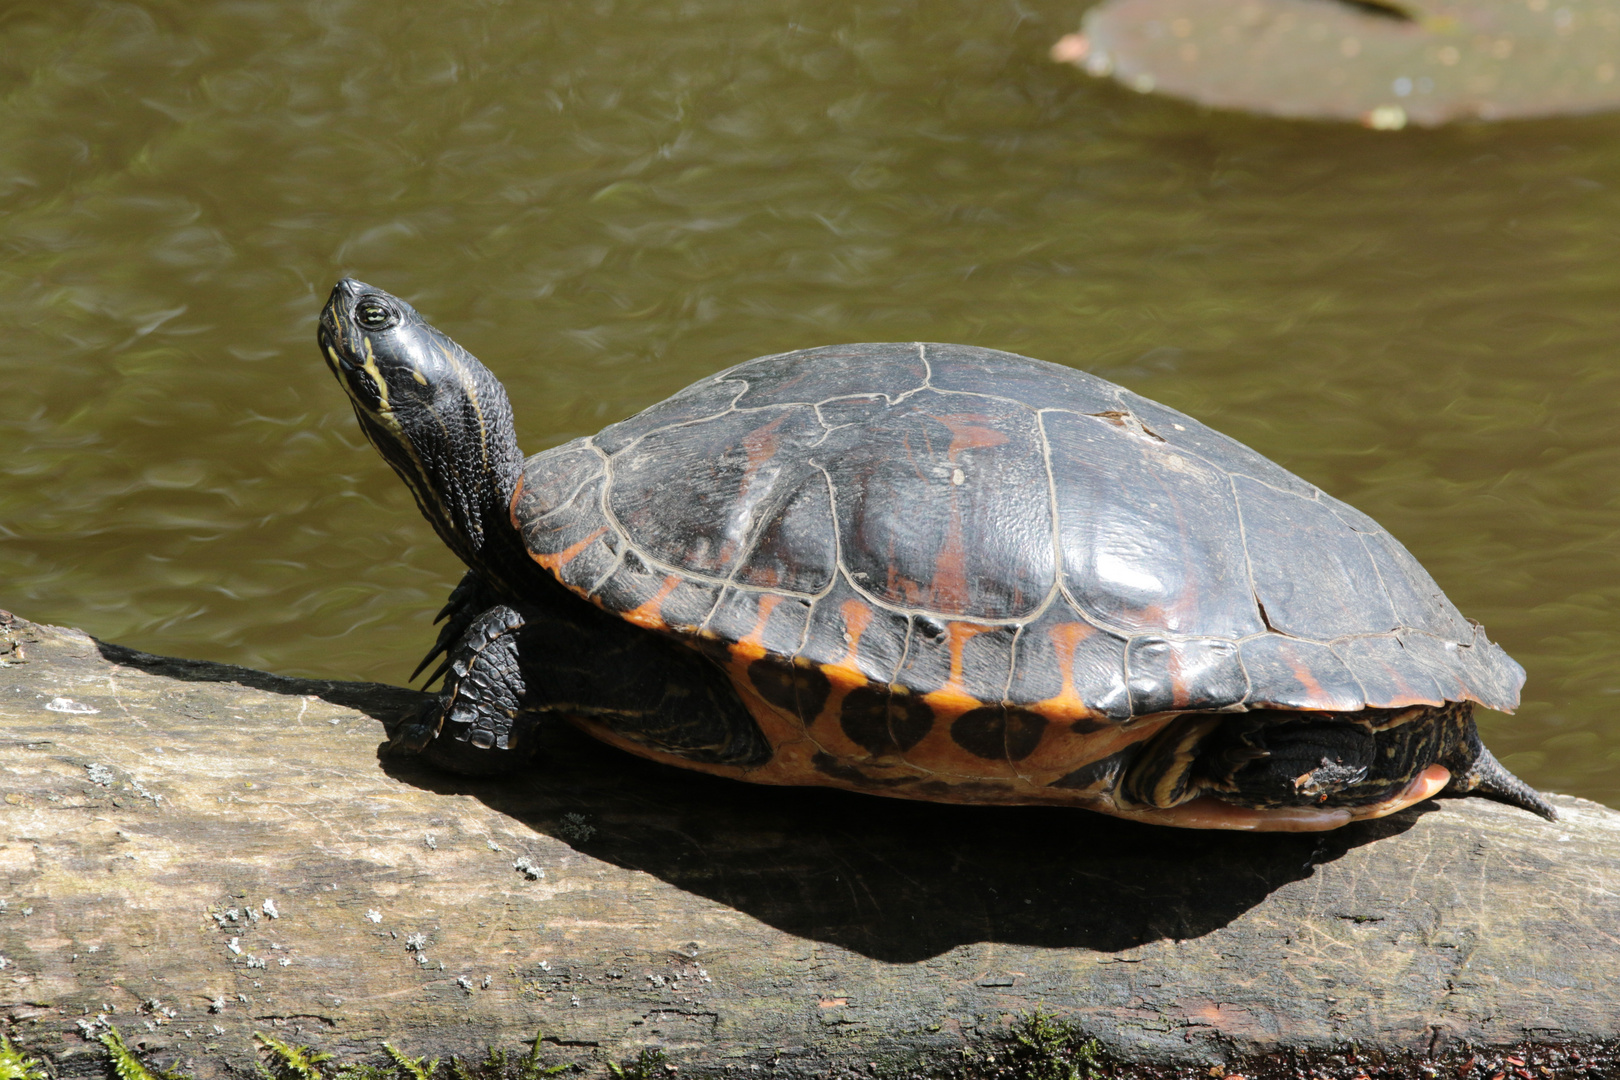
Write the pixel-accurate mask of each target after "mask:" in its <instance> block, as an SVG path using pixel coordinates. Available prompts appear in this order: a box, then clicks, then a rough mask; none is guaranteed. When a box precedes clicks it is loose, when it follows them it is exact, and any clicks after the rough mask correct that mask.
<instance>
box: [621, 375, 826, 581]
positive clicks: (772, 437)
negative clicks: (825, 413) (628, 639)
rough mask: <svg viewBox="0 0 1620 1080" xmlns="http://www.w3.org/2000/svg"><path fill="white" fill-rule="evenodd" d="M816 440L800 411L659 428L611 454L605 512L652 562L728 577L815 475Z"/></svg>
mask: <svg viewBox="0 0 1620 1080" xmlns="http://www.w3.org/2000/svg"><path fill="white" fill-rule="evenodd" d="M824 435H825V430H824V429H823V428H822V426H821V421H820V420H819V419H818V418H817V417H816V414H815V410H814V409H811V408H809V407H807V406H787V407H783V408H780V409H770V410H766V411H762V412H757V413H730V414H727V415H726V416H724V417H720V418H718V419H710V420H701V421H695V422H693V423H689V424H683V425H681V426H679V427H673V428H662V429H660V430H657V431H654V432H651V433H649V434H648V435H646V436H645V437H643V438H642V439H641V440H640V441H639V442H637V443H636V444H635V445H634V446H633V447H631V448H630V449H628V450H626V451H624V452H623V453H621V454H618V455H615V456H614V458H613V459H612V472H613V484H612V487H611V489H610V490H609V493H608V500H607V503H608V508H609V510H610V511H611V512H612V514H613V517H614V519H615V520H617V521H618V522H619V524H620V526H621V527H622V528H623V529H624V530H625V532H626V533H628V535H629V536H631V537H633V538H634V540H635V542H636V543H637V545H638V546H639V547H641V548H642V549H643V550H644V551H646V552H647V553H648V554H649V555H651V556H652V557H653V558H655V559H657V560H658V561H660V562H663V563H666V564H668V565H670V566H672V567H677V568H679V569H681V570H685V571H688V572H691V573H694V574H701V575H704V576H708V577H716V578H725V577H728V576H729V575H730V574H731V572H732V570H733V569H734V568H735V566H736V564H737V562H738V560H739V558H741V557H742V556H744V555H745V554H746V553H747V552H748V551H749V550H750V547H751V543H752V540H753V539H754V537H755V534H756V533H758V532H760V531H761V530H763V529H764V528H766V526H767V525H768V524H770V523H771V522H772V521H774V519H775V518H776V516H777V515H778V514H779V513H780V512H781V511H782V510H783V509H785V506H784V503H786V502H788V501H791V499H792V498H793V496H794V495H795V494H796V493H797V491H798V488H799V482H800V481H801V480H803V479H805V478H806V477H807V475H808V474H809V473H811V472H812V471H814V470H813V466H812V465H811V464H810V462H809V460H808V456H809V451H810V448H811V447H813V446H815V445H816V444H817V443H819V442H820V441H821V439H822V437H823V436H824Z"/></svg>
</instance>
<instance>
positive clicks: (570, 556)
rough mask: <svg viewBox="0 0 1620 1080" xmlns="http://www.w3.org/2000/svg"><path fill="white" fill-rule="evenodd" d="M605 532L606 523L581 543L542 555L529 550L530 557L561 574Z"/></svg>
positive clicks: (553, 571)
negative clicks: (552, 553) (564, 568)
mask: <svg viewBox="0 0 1620 1080" xmlns="http://www.w3.org/2000/svg"><path fill="white" fill-rule="evenodd" d="M605 532H607V526H605V525H604V526H602V528H600V529H597V530H596V531H595V532H593V533H591V535H589V536H587V537H586V538H585V539H583V540H581V541H580V542H579V543H577V544H574V545H572V546H570V547H567V548H564V549H563V550H562V551H559V552H557V553H556V554H554V555H541V554H539V553H537V552H533V551H531V552H529V557H530V558H532V559H533V560H534V561H535V562H537V563H539V564H540V565H541V566H543V567H545V568H546V569H547V570H550V571H551V572H552V573H553V574H560V573H561V572H562V568H563V567H565V566H567V565H568V564H569V563H571V562H573V561H574V560H575V559H576V558H578V557H579V553H580V552H582V551H584V550H585V549H586V548H588V547H590V546H591V545H592V544H594V543H595V542H596V540H597V539H598V538H599V537H600V536H601V535H602V534H603V533H605ZM628 617H629V616H626V618H628ZM660 625H662V624H660Z"/></svg>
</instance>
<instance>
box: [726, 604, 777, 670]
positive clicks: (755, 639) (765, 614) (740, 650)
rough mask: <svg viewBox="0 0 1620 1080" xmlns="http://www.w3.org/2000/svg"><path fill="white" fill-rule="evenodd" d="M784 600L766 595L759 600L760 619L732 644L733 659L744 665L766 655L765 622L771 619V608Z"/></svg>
mask: <svg viewBox="0 0 1620 1080" xmlns="http://www.w3.org/2000/svg"><path fill="white" fill-rule="evenodd" d="M781 602H782V598H781V597H780V596H764V597H761V598H760V601H759V621H758V622H756V623H754V628H753V629H752V630H750V631H749V632H748V633H747V634H746V635H745V636H743V637H740V638H738V639H737V641H736V643H735V644H733V645H732V646H731V656H732V659H734V660H736V661H738V662H739V663H741V664H742V665H744V666H747V665H748V664H751V663H753V662H754V661H755V660H758V659H760V658H761V657H762V656H764V655H765V624H766V623H767V622H768V621H770V617H771V609H773V608H775V607H776V605H777V604H780V603H781Z"/></svg>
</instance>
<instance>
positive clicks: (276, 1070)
mask: <svg viewBox="0 0 1620 1080" xmlns="http://www.w3.org/2000/svg"><path fill="white" fill-rule="evenodd" d="M253 1037H254V1038H255V1039H257V1040H259V1047H260V1049H261V1050H262V1051H263V1060H261V1061H260V1062H259V1063H258V1064H259V1075H260V1076H261V1077H264V1078H265V1080H325V1078H324V1077H322V1076H321V1070H320V1066H322V1065H324V1064H326V1063H327V1062H328V1061H331V1060H332V1055H331V1054H323V1053H320V1052H318V1051H316V1050H315V1049H314V1048H313V1047H309V1046H294V1045H292V1044H291V1043H284V1042H282V1041H281V1040H280V1039H275V1038H272V1037H270V1036H269V1035H266V1034H264V1033H263V1032H259V1031H255V1032H254V1033H253ZM384 1045H387V1044H384ZM119 1080H132V1078H127V1077H120V1078H119Z"/></svg>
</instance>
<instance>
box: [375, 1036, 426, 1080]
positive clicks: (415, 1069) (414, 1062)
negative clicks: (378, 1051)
mask: <svg viewBox="0 0 1620 1080" xmlns="http://www.w3.org/2000/svg"><path fill="white" fill-rule="evenodd" d="M383 1051H384V1052H385V1053H387V1055H388V1059H389V1060H390V1061H392V1062H393V1063H394V1068H396V1069H398V1070H399V1075H400V1080H433V1074H434V1073H436V1072H438V1071H439V1059H438V1058H434V1059H433V1060H432V1061H428V1059H427V1055H426V1054H424V1055H422V1056H421V1057H419V1058H413V1057H406V1056H405V1055H404V1054H402V1053H400V1052H399V1051H398V1050H395V1049H394V1046H393V1044H392V1043H387V1042H385V1043H383ZM423 1062H427V1063H426V1064H423Z"/></svg>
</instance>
